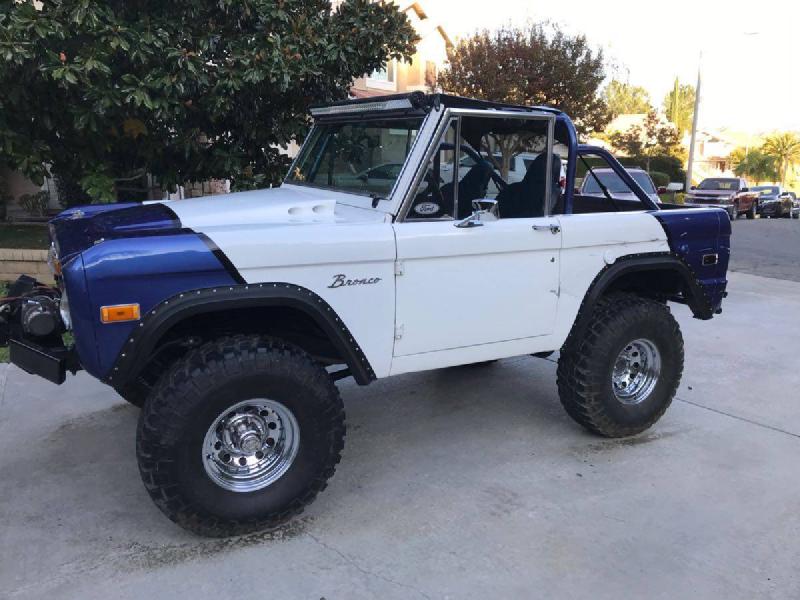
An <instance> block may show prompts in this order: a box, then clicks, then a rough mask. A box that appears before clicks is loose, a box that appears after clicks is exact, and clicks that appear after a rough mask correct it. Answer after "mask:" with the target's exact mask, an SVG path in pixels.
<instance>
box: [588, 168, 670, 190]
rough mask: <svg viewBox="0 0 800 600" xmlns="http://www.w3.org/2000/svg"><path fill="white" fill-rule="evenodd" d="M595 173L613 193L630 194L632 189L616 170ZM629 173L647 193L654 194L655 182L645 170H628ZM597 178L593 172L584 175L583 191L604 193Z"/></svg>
mask: <svg viewBox="0 0 800 600" xmlns="http://www.w3.org/2000/svg"><path fill="white" fill-rule="evenodd" d="M594 174H595V175H596V176H597V179H599V180H600V181H601V182H602V183H603V185H604V186H606V187H607V188H608V191H609V192H611V193H612V194H626V193H627V194H630V193H632V192H631V189H630V188H629V187H628V184H626V183H625V182H624V181H622V179H620V177H619V175H617V174H616V173H614V171H594ZM628 174H629V175H630V176H631V177H633V180H634V181H635V182H636V183H638V184H639V187H641V188H642V189H643V190H644V191H645V193H647V194H654V193H655V191H656V190H655V188H654V187H653V183H652V182H651V181H650V177H649V176H648V175H647V173H645V172H644V171H628ZM597 179H595V178H594V177H592V174H591V173H586V177H584V182H585V183H584V185H583V193H584V194H602V193H603V190H602V189H600V186H599V185H598V183H597Z"/></svg>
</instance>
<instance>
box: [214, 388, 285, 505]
mask: <svg viewBox="0 0 800 600" xmlns="http://www.w3.org/2000/svg"><path fill="white" fill-rule="evenodd" d="M299 447H300V427H299V426H298V425H297V420H296V419H295V418H294V415H293V414H292V411H290V410H289V409H288V408H286V407H285V406H284V405H283V404H281V403H280V402H276V401H275V400H267V399H256V400H245V401H243V402H239V403H238V404H234V405H233V406H231V407H230V408H228V409H226V410H225V412H223V413H222V414H221V415H219V416H218V417H217V418H216V419H215V420H214V422H213V423H212V424H211V427H209V428H208V431H207V432H206V436H205V439H204V440H203V466H204V467H205V470H206V473H207V474H208V476H209V477H210V478H211V480H212V481H213V482H214V483H216V484H217V485H219V486H220V487H223V488H225V489H226V490H230V491H232V492H254V491H256V490H260V489H263V488H265V487H267V486H269V485H271V484H273V483H274V482H275V481H277V480H278V479H279V478H280V477H281V476H282V475H283V474H284V473H286V471H287V470H288V469H289V467H291V466H292V462H294V459H295V457H296V456H297V450H298V448H299Z"/></svg>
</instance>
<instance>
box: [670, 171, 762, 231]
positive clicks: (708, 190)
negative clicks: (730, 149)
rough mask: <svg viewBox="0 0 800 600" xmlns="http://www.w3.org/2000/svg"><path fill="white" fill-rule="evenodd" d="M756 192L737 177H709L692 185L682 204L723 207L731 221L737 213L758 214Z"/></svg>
mask: <svg viewBox="0 0 800 600" xmlns="http://www.w3.org/2000/svg"><path fill="white" fill-rule="evenodd" d="M758 197H759V193H758V192H753V191H751V190H750V187H749V186H748V185H747V182H746V181H745V180H744V179H741V178H739V177H711V178H709V179H704V180H703V181H701V182H700V185H698V186H692V187H691V188H690V190H689V192H688V193H687V194H686V198H685V200H684V204H694V205H702V206H716V207H718V208H722V209H724V210H725V211H726V212H727V213H728V216H729V217H730V218H731V221H733V220H735V219H736V217H738V216H739V215H747V218H748V219H755V218H756V215H757V214H758Z"/></svg>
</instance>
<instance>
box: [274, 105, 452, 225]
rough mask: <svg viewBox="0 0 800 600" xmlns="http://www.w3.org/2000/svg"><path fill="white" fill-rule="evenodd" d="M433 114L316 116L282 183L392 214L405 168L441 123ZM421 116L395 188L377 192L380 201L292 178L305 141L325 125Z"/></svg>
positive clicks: (362, 193)
mask: <svg viewBox="0 0 800 600" xmlns="http://www.w3.org/2000/svg"><path fill="white" fill-rule="evenodd" d="M431 115H432V113H427V114H424V115H420V114H408V113H402V112H401V113H398V112H397V111H389V110H387V111H371V110H366V109H365V110H363V111H353V112H349V113H347V115H346V117H345V116H340V117H338V118H336V119H328V118H317V119H315V120H314V123H313V125H312V127H311V129H310V130H309V132H308V134H307V135H306V137H305V140H304V141H303V145H302V146H301V148H300V150H299V151H298V152H297V155H296V156H295V157H294V158H293V159H292V163H291V164H290V165H289V169H288V170H287V171H286V175H285V176H284V178H283V182H282V183H281V185H282V186H283V185H286V186H297V187H299V188H302V189H305V190H320V191H324V192H330V193H334V194H336V195H337V197H336V201H337V202H338V203H340V204H346V205H348V206H355V207H358V208H368V209H375V210H380V211H381V212H385V213H390V214H393V213H395V212H396V206H397V204H398V198H397V194H398V191H399V190H400V189H401V188H400V185H401V182H402V181H403V175H404V173H405V172H406V170H407V169H408V168H409V165H412V164H414V162H413V161H414V160H415V159H414V157H415V155H418V154H419V153H420V148H422V151H424V149H425V148H426V147H427V139H429V138H430V136H431V135H432V133H433V131H435V129H436V125H437V123H438V116H439V115H438V114H437V115H435V117H433V118H432V116H431ZM414 117H419V118H421V119H422V121H421V123H420V126H419V129H418V130H417V134H416V136H415V137H414V140H413V141H412V142H411V147H410V148H409V151H408V154H407V155H406V158H405V161H404V162H403V165H402V167H401V168H400V172H399V175H398V176H397V178H396V179H395V181H394V184H393V186H392V189H391V190H390V192H389V193H388V194H386V196H385V197H384V196H380V195H378V198H379V200H380V201H376V200H374V197H375V196H376V194H375V193H373V192H369V191H358V190H345V189H341V188H338V187H335V186H328V185H324V184H319V183H308V182H303V181H294V180H293V179H291V175H292V173H293V172H294V170H295V168H296V167H297V166H298V164H299V162H300V159H301V157H302V156H303V149H304V148H305V146H306V144H307V143H309V142H311V141H312V140H313V136H314V135H315V134H316V132H317V131H318V130H319V128H320V127H323V126H326V125H333V124H342V123H363V122H365V121H371V120H378V121H385V120H388V119H395V118H397V119H403V118H414Z"/></svg>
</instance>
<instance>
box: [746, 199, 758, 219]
mask: <svg viewBox="0 0 800 600" xmlns="http://www.w3.org/2000/svg"><path fill="white" fill-rule="evenodd" d="M757 213H758V204H756V203H755V202H753V204H751V205H750V210H748V211H747V218H748V219H755V218H756V214H757Z"/></svg>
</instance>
